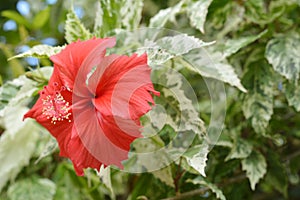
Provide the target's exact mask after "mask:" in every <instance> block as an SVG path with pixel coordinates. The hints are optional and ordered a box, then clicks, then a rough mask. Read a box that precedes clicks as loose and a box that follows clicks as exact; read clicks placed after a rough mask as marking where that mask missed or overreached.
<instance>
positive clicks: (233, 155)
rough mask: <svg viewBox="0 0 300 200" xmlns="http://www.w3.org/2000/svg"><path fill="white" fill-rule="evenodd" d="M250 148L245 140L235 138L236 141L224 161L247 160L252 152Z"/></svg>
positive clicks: (249, 144)
mask: <svg viewBox="0 0 300 200" xmlns="http://www.w3.org/2000/svg"><path fill="white" fill-rule="evenodd" d="M252 147H253V145H252V144H251V143H249V142H248V141H247V140H244V139H242V138H240V137H237V139H236V141H234V143H233V146H232V148H231V151H230V153H229V154H228V156H227V157H226V158H225V161H227V160H230V159H241V158H247V157H248V156H249V155H250V154H251V152H252Z"/></svg>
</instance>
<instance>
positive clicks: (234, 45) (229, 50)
mask: <svg viewBox="0 0 300 200" xmlns="http://www.w3.org/2000/svg"><path fill="white" fill-rule="evenodd" d="M266 33H267V30H265V31H263V32H261V33H260V34H258V35H252V36H246V37H240V38H237V39H230V40H227V41H226V42H225V44H223V45H219V47H217V48H218V50H219V51H221V52H222V54H223V56H224V57H228V56H231V55H232V54H235V53H236V52H238V51H239V50H240V49H241V48H243V47H246V46H247V45H249V44H251V43H252V42H254V41H256V40H258V39H259V38H261V37H262V36H263V35H264V34H266Z"/></svg>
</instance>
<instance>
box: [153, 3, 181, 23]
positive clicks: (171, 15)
mask: <svg viewBox="0 0 300 200" xmlns="http://www.w3.org/2000/svg"><path fill="white" fill-rule="evenodd" d="M183 4H184V1H179V3H178V4H176V5H175V6H174V7H170V8H166V9H163V10H160V11H159V12H158V13H157V14H156V15H155V16H154V17H152V18H151V19H150V24H149V27H157V28H160V27H164V26H165V24H166V23H167V22H168V21H171V22H175V21H176V19H175V16H176V15H177V14H178V13H179V12H180V11H181V10H182V6H183Z"/></svg>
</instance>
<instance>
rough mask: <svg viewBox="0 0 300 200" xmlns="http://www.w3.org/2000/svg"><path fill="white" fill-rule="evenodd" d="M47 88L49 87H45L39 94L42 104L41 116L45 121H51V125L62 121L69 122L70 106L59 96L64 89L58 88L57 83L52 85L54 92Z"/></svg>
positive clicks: (62, 87)
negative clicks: (43, 116) (44, 117)
mask: <svg viewBox="0 0 300 200" xmlns="http://www.w3.org/2000/svg"><path fill="white" fill-rule="evenodd" d="M48 87H49V86H45V87H44V90H43V91H42V92H41V95H42V103H43V109H42V114H43V115H45V116H46V117H47V119H51V123H53V124H56V123H57V122H58V121H64V120H67V121H68V122H71V119H70V116H71V106H70V104H69V102H68V101H66V100H65V99H64V97H63V96H62V94H61V92H62V91H64V90H66V88H65V87H64V86H61V87H60V86H59V85H58V83H57V82H55V83H54V84H53V89H54V90H50V89H48ZM51 89H52V88H51Z"/></svg>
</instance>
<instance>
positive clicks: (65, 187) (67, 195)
mask: <svg viewBox="0 0 300 200" xmlns="http://www.w3.org/2000/svg"><path fill="white" fill-rule="evenodd" d="M71 165H72V164H71V163H66V162H61V163H59V165H58V166H57V168H56V170H55V173H54V175H53V180H54V182H55V183H56V194H55V197H54V200H70V199H72V200H82V191H81V189H82V186H80V185H78V182H79V181H78V179H79V178H82V177H78V176H76V174H75V172H74V169H73V167H72V166H71ZM98 181H99V180H98Z"/></svg>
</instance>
